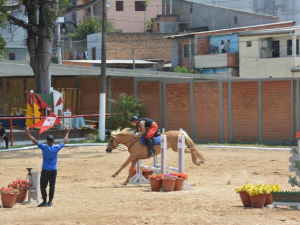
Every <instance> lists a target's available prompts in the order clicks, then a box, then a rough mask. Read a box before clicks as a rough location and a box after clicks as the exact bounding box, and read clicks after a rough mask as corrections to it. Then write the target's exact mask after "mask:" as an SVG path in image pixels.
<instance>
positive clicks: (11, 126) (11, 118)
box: [0, 114, 110, 146]
mask: <svg viewBox="0 0 300 225" xmlns="http://www.w3.org/2000/svg"><path fill="white" fill-rule="evenodd" d="M108 115H110V114H105V116H108ZM46 117H47V116H43V117H0V120H1V121H2V120H9V125H10V140H11V146H13V145H14V138H13V125H12V120H24V119H44V118H46ZM57 117H58V118H59V119H61V118H77V117H99V114H91V115H73V116H57Z"/></svg>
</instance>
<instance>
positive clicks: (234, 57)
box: [227, 53, 239, 67]
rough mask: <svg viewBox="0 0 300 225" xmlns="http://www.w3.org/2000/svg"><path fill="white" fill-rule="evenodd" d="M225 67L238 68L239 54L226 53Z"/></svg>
mask: <svg viewBox="0 0 300 225" xmlns="http://www.w3.org/2000/svg"><path fill="white" fill-rule="evenodd" d="M227 66H228V67H239V53H227Z"/></svg>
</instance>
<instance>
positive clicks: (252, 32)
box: [238, 26, 300, 36]
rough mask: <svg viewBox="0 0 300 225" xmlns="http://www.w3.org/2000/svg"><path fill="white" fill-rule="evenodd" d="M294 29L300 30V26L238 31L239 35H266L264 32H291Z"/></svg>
mask: <svg viewBox="0 0 300 225" xmlns="http://www.w3.org/2000/svg"><path fill="white" fill-rule="evenodd" d="M294 30H300V26H293V27H283V28H273V29H266V30H253V31H243V32H240V33H238V36H249V35H264V34H285V33H290V32H291V31H294Z"/></svg>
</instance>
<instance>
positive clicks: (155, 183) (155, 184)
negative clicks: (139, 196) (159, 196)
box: [149, 174, 163, 192]
mask: <svg viewBox="0 0 300 225" xmlns="http://www.w3.org/2000/svg"><path fill="white" fill-rule="evenodd" d="M162 177H163V175H162V174H151V175H149V181H150V187H151V191H158V192H159V191H160V189H161V186H162Z"/></svg>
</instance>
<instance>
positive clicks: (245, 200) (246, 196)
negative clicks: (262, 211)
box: [239, 191, 251, 207]
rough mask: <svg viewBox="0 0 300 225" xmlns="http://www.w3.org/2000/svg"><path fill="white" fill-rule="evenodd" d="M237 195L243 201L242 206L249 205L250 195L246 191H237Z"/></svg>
mask: <svg viewBox="0 0 300 225" xmlns="http://www.w3.org/2000/svg"><path fill="white" fill-rule="evenodd" d="M239 195H240V198H241V201H242V203H243V206H244V207H250V206H251V201H250V195H249V194H248V193H247V191H239Z"/></svg>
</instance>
